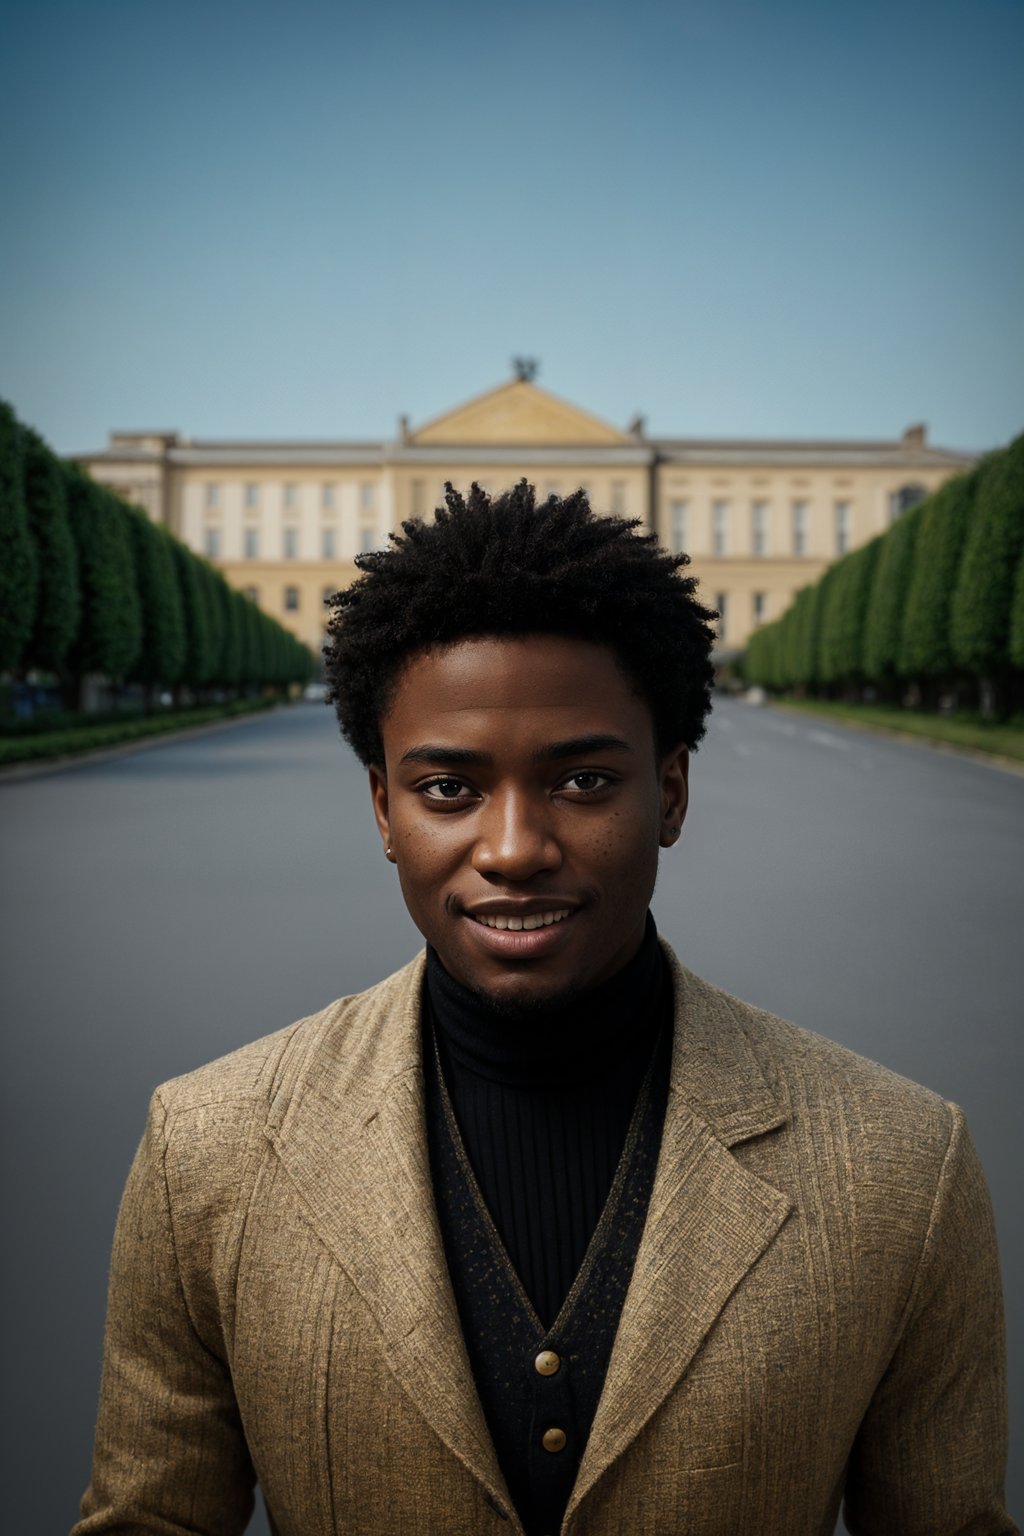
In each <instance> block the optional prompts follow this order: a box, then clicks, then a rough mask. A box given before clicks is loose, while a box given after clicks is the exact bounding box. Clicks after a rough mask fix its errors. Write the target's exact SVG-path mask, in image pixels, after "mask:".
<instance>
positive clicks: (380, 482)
mask: <svg viewBox="0 0 1024 1536" xmlns="http://www.w3.org/2000/svg"><path fill="white" fill-rule="evenodd" d="M76 457H77V458H78V462H79V463H81V464H82V465H83V466H84V467H85V468H86V469H87V470H88V471H89V472H90V473H91V474H92V475H93V476H94V478H95V479H97V480H99V481H101V482H102V483H103V484H104V485H108V486H110V487H111V488H112V489H113V490H115V491H117V492H118V493H119V494H121V495H122V496H125V497H126V498H127V499H128V500H130V501H132V502H134V503H136V504H137V505H138V506H140V507H142V508H143V509H144V510H145V511H146V513H147V514H148V515H149V516H150V517H152V518H153V519H154V520H156V521H159V522H162V523H165V524H166V525H167V526H168V527H169V528H170V529H171V531H172V532H173V533H175V534H176V535H177V536H178V537H179V538H180V539H182V540H183V541H184V542H185V543H186V544H188V545H189V546H190V548H192V549H194V550H196V551H197V552H198V553H200V554H203V555H205V556H207V558H208V559H210V560H211V561H212V562H213V563H214V564H215V565H217V566H219V567H220V569H221V570H222V571H223V573H224V575H225V577H226V578H227V580H228V581H229V582H230V583H231V584H232V585H233V586H236V587H238V588H240V589H242V590H243V591H245V592H247V593H248V594H249V595H250V596H251V597H252V598H254V600H255V601H256V602H258V603H259V604H260V606H261V607H262V608H264V609H265V610H266V611H267V612H268V613H270V614H271V615H272V616H273V617H274V618H275V619H278V620H280V621H281V622H282V623H283V624H285V625H286V626H287V627H288V628H290V629H291V630H292V631H293V632H294V633H295V634H296V635H298V636H299V638H300V639H301V640H303V641H305V642H306V644H307V645H309V646H310V647H312V648H313V649H314V650H315V651H319V649H320V647H321V646H322V643H323V635H324V628H325V621H326V609H325V606H324V605H325V600H326V599H327V598H328V597H329V596H330V594H331V593H332V592H334V591H337V590H338V588H340V587H343V586H346V585H347V584H348V583H349V582H350V581H352V579H353V578H354V577H355V575H356V574H357V571H356V566H355V564H354V561H355V557H356V555H358V554H360V553H365V552H367V551H370V550H373V549H378V548H380V547H381V546H382V545H383V544H384V543H385V542H386V540H387V534H388V531H389V530H390V529H392V528H396V527H397V526H398V524H399V523H400V522H401V521H402V520H403V519H405V518H409V517H427V516H429V515H430V514H431V513H432V511H433V509H434V508H435V507H437V506H438V505H440V504H441V502H442V500H443V496H444V483H445V481H446V480H451V481H452V482H453V484H455V485H456V486H458V487H459V489H462V490H468V488H469V485H470V484H471V482H472V481H474V480H476V481H479V482H480V484H481V485H483V486H485V487H486V488H487V489H488V490H490V491H499V490H503V489H505V488H507V487H508V486H510V485H512V484H514V483H515V482H516V481H518V480H521V479H523V478H524V477H525V478H526V479H528V480H529V481H530V482H531V483H532V484H533V485H534V486H536V489H537V493H538V496H540V497H544V496H547V495H549V494H550V493H552V492H554V493H555V494H557V495H568V494H569V492H570V491H573V490H575V489H576V488H577V487H578V486H581V485H582V486H584V487H585V488H586V489H587V491H588V493H589V495H590V499H591V503H592V505H593V506H594V507H595V509H596V510H598V511H600V512H606V513H619V514H621V515H623V516H625V517H635V518H639V519H640V521H641V522H642V523H643V525H644V526H645V527H646V528H649V529H651V530H652V531H654V532H655V533H656V534H657V535H658V538H659V540H660V541H661V543H663V544H664V545H665V546H666V547H668V548H670V549H673V550H683V549H685V550H686V551H687V553H688V554H689V555H690V556H691V558H692V561H693V572H694V574H695V575H696V576H697V577H698V578H699V580H700V583H701V597H702V599H703V601H705V602H706V603H708V604H709V605H710V606H712V607H714V608H717V609H718V610H719V612H720V614H721V618H720V621H719V653H720V656H721V658H722V659H727V658H728V657H729V656H730V655H733V654H735V653H736V652H737V651H739V650H741V649H742V647H743V645H744V643H745V642H746V640H747V637H748V636H749V635H750V633H751V632H752V630H754V629H755V628H757V626H758V625H759V624H762V623H764V622H766V621H767V620H769V619H774V618H777V617H778V616H779V614H781V613H782V612H784V611H785V609H786V608H787V607H788V606H789V604H790V602H791V601H792V600H793V597H794V596H795V594H796V593H797V592H798V591H799V590H800V588H801V587H803V586H806V585H807V584H808V583H810V582H813V581H816V580H817V579H818V577H819V576H820V575H821V573H822V571H823V570H824V569H825V567H826V566H827V565H829V564H830V563H831V562H832V561H833V560H835V559H837V558H838V557H839V556H840V555H842V554H844V553H845V552H846V551H847V550H850V549H854V548H856V547H857V546H858V545H860V544H863V543H865V542H866V541H867V540H868V539H870V538H872V537H873V536H874V535H875V534H877V533H881V532H883V531H884V530H885V529H886V528H887V527H888V526H889V524H890V523H891V522H892V521H893V520H894V518H896V517H898V516H899V515H900V513H901V512H903V511H905V510H906V509H907V507H909V506H912V505H913V504H914V502H916V501H920V500H921V499H922V498H923V497H924V496H926V495H928V494H930V493H931V492H932V491H934V490H935V489H937V487H938V486H939V485H941V484H942V482H943V481H944V480H946V479H948V478H949V477H950V476H951V475H954V474H959V473H960V472H962V471H963V470H965V469H968V468H970V466H971V465H972V464H973V463H974V462H975V459H974V456H972V455H970V454H965V453H958V452H954V451H952V450H949V449H943V448H936V447H932V446H931V445H930V444H929V443H928V441H927V436H926V433H925V429H924V428H923V427H920V426H915V427H910V428H908V429H907V430H906V431H905V432H904V433H903V434H902V436H900V437H898V438H895V439H893V440H892V441H876V442H843V441H791V442H789V441H777V440H771V441H763V442H762V441H748V440H740V439H736V440H732V439H694V438H681V437H680V438H674V437H673V438H651V437H648V436H647V435H646V433H645V431H644V424H643V421H642V419H639V418H638V419H637V420H636V421H634V422H633V423H632V425H631V426H630V427H629V428H628V429H627V430H625V431H622V430H620V429H619V428H617V427H614V426H611V425H609V424H608V423H607V422H604V421H601V420H599V419H598V418H597V417H595V416H592V415H590V414H589V413H588V412H587V411H584V410H581V409H579V408H578V407H576V406H574V405H570V404H568V403H567V402H566V401H563V400H560V399H558V398H557V397H556V396H554V395H552V394H550V393H548V391H546V390H543V389H540V388H539V387H538V386H537V385H536V384H535V383H534V382H533V381H532V378H529V377H521V376H518V377H516V378H513V379H511V380H509V381H508V382H506V383H504V384H502V385H499V386H498V388H496V389H493V390H490V391H488V392H487V393H486V394H483V395H480V396H477V397H476V398H475V399H473V400H471V401H469V402H468V403H467V404H465V405H461V406H458V407H456V408H455V409H454V410H451V411H448V412H446V413H445V414H444V415H442V416H439V417H436V418H435V419H434V420H432V421H429V422H427V423H425V424H424V425H423V426H420V427H417V428H411V427H410V425H409V423H408V421H407V420H406V418H404V417H403V418H401V419H400V421H399V426H398V431H397V433H396V434H395V436H394V437H393V438H392V439H390V440H388V441H380V442H344V441H338V442H325V443H312V442H211V441H201V442H200V441H193V440H192V439H190V438H188V437H185V436H182V435H181V434H179V433H176V432H112V433H111V435H110V442H109V446H108V447H107V448H105V449H103V450H101V451H99V452H97V453H88V454H80V455H77V456H76Z"/></svg>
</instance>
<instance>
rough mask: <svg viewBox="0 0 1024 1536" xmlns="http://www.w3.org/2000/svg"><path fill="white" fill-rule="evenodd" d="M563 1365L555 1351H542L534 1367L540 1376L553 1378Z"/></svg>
mask: <svg viewBox="0 0 1024 1536" xmlns="http://www.w3.org/2000/svg"><path fill="white" fill-rule="evenodd" d="M561 1363H562V1362H561V1360H560V1359H559V1357H558V1355H556V1354H555V1352H554V1350H553V1349H542V1350H541V1352H540V1354H539V1355H538V1356H537V1358H536V1360H535V1361H534V1362H533V1364H534V1367H535V1369H536V1371H537V1373H538V1375H540V1376H553V1375H554V1374H555V1372H556V1371H557V1370H558V1367H559V1366H560V1365H561Z"/></svg>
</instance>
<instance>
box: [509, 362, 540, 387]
mask: <svg viewBox="0 0 1024 1536" xmlns="http://www.w3.org/2000/svg"><path fill="white" fill-rule="evenodd" d="M539 367H540V361H539V359H537V358H536V357H514V358H513V359H512V371H513V373H514V374H515V376H516V378H517V379H519V380H520V381H521V383H523V384H532V383H533V381H534V379H535V378H536V377H537V369H538V368H539Z"/></svg>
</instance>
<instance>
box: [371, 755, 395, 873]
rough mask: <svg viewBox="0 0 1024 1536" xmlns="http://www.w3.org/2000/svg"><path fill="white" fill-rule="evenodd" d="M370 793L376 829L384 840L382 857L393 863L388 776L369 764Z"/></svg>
mask: <svg viewBox="0 0 1024 1536" xmlns="http://www.w3.org/2000/svg"><path fill="white" fill-rule="evenodd" d="M370 795H371V796H372V798H373V814H374V819H375V820H376V822H377V829H378V831H379V832H380V835H381V837H382V839H383V841H384V857H385V858H387V859H390V861H391V863H392V864H394V863H395V855H394V853H393V852H392V851H391V818H390V815H389V809H388V777H387V774H386V773H385V772H384V770H383V768H377V767H375V766H374V765H372V764H371V766H370Z"/></svg>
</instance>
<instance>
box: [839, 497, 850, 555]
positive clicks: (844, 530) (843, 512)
mask: <svg viewBox="0 0 1024 1536" xmlns="http://www.w3.org/2000/svg"><path fill="white" fill-rule="evenodd" d="M849 547H850V503H849V502H848V501H837V502H836V554H837V555H845V554H846V551H847V550H848V549H849Z"/></svg>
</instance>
